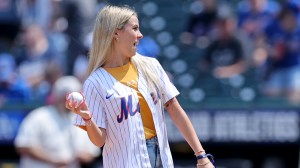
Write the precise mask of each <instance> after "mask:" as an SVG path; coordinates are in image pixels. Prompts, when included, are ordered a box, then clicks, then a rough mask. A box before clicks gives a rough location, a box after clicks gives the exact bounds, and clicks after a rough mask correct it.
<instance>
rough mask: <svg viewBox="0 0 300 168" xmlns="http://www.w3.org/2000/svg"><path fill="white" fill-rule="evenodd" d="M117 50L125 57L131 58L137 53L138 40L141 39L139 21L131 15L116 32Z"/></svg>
mask: <svg viewBox="0 0 300 168" xmlns="http://www.w3.org/2000/svg"><path fill="white" fill-rule="evenodd" d="M116 38H117V40H116V43H117V48H116V49H117V50H120V52H121V54H122V55H124V56H125V57H132V56H134V55H135V53H136V51H137V45H138V43H139V40H140V39H141V38H143V35H142V33H141V32H140V29H139V20H138V18H137V17H136V16H135V15H133V16H132V17H131V18H130V19H129V20H128V22H127V23H126V24H125V26H124V27H123V29H121V30H117V31H116Z"/></svg>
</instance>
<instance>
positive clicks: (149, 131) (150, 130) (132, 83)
mask: <svg viewBox="0 0 300 168" xmlns="http://www.w3.org/2000/svg"><path fill="white" fill-rule="evenodd" d="M104 69H105V70H106V71H107V72H109V73H110V74H111V75H112V76H113V77H114V78H116V79H117V80H118V81H119V82H121V83H123V84H124V85H126V86H129V87H131V88H133V89H134V90H135V91H136V92H137V95H138V97H139V103H140V110H141V111H140V113H141V117H142V121H143V125H144V130H145V137H146V139H150V138H152V137H154V136H156V131H155V127H154V123H153V117H152V113H151V111H150V108H149V106H148V104H147V102H146V100H145V99H144V97H143V95H142V94H141V93H140V92H139V90H138V83H137V81H138V72H137V70H136V68H135V67H134V66H133V65H132V64H131V62H129V63H128V64H126V65H124V66H121V67H116V68H104Z"/></svg>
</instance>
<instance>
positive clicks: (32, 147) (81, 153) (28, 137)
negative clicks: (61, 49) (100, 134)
mask: <svg viewBox="0 0 300 168" xmlns="http://www.w3.org/2000/svg"><path fill="white" fill-rule="evenodd" d="M81 86H82V85H81V83H80V81H79V80H77V79H76V78H75V77H73V76H64V77H61V78H59V79H58V80H57V81H56V82H55V85H54V88H53V90H52V94H53V97H54V101H53V104H51V105H48V106H43V107H39V108H37V109H35V110H33V111H32V112H30V113H29V114H28V115H27V116H26V117H25V119H24V120H23V122H22V123H21V126H20V129H19V132H18V134H17V136H16V139H15V147H16V149H17V151H18V152H19V154H20V156H21V159H20V168H63V167H65V168H66V167H68V168H78V167H80V163H81V162H82V163H90V162H92V161H93V160H94V159H95V157H97V156H98V155H99V148H97V147H96V146H94V145H93V144H92V143H91V142H90V140H89V138H88V136H87V134H86V133H85V132H84V131H83V130H81V129H80V128H78V127H75V126H74V125H73V124H72V120H73V117H74V115H73V114H72V113H71V112H70V111H69V110H67V109H66V107H65V101H66V94H67V93H70V92H73V91H81Z"/></svg>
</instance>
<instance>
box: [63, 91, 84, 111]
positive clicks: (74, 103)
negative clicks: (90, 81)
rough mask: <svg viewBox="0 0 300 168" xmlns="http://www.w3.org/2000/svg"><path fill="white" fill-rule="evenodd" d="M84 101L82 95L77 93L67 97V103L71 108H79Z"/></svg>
mask: <svg viewBox="0 0 300 168" xmlns="http://www.w3.org/2000/svg"><path fill="white" fill-rule="evenodd" d="M83 101H84V98H83V95H82V94H81V93H79V92H72V93H70V94H68V95H67V102H68V103H69V105H70V106H71V107H75V108H77V107H79V106H80V105H81V104H82V103H83Z"/></svg>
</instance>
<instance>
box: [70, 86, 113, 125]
mask: <svg viewBox="0 0 300 168" xmlns="http://www.w3.org/2000/svg"><path fill="white" fill-rule="evenodd" d="M83 95H84V97H85V103H86V105H87V107H88V109H89V111H90V112H91V113H92V118H93V120H94V121H95V122H96V125H97V126H98V127H101V128H106V125H107V119H106V113H105V111H104V110H103V109H104V107H103V100H102V96H101V94H100V90H99V88H97V87H95V84H94V82H93V81H90V80H87V81H85V83H84V85H83ZM73 123H74V124H75V125H77V126H85V125H86V124H85V122H84V121H83V119H82V117H81V116H79V115H77V114H76V116H75V118H74V122H73Z"/></svg>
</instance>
